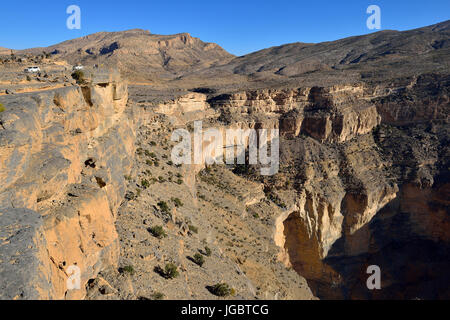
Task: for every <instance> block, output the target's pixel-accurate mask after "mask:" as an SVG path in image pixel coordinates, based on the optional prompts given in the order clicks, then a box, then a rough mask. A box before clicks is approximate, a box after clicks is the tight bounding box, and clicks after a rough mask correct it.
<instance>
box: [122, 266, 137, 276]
mask: <svg viewBox="0 0 450 320" xmlns="http://www.w3.org/2000/svg"><path fill="white" fill-rule="evenodd" d="M120 272H121V273H128V274H130V275H133V274H134V268H133V266H125V267H123V268H120Z"/></svg>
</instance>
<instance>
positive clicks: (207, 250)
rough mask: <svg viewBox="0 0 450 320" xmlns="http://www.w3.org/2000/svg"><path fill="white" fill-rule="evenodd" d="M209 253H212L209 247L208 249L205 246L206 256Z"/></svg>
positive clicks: (208, 255) (209, 254)
mask: <svg viewBox="0 0 450 320" xmlns="http://www.w3.org/2000/svg"><path fill="white" fill-rule="evenodd" d="M211 254H212V251H211V249H210V248H209V247H205V255H206V256H207V257H210V256H211Z"/></svg>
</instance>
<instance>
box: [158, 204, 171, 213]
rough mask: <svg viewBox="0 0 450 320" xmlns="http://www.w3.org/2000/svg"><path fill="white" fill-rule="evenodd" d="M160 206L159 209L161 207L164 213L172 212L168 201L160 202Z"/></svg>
mask: <svg viewBox="0 0 450 320" xmlns="http://www.w3.org/2000/svg"><path fill="white" fill-rule="evenodd" d="M158 207H159V209H161V211H162V212H163V213H165V214H169V213H170V208H169V205H168V204H167V202H165V201H160V202H158Z"/></svg>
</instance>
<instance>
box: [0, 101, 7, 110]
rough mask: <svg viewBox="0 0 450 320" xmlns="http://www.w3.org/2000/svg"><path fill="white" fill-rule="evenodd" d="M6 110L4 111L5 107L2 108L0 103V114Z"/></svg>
mask: <svg viewBox="0 0 450 320" xmlns="http://www.w3.org/2000/svg"><path fill="white" fill-rule="evenodd" d="M5 110H6V109H5V107H4V106H3V104H1V103H0V112H3V111H5Z"/></svg>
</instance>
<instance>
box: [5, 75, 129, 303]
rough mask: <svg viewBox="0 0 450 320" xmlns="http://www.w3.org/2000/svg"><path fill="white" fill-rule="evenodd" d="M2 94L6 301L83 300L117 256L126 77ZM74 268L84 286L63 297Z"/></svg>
mask: <svg viewBox="0 0 450 320" xmlns="http://www.w3.org/2000/svg"><path fill="white" fill-rule="evenodd" d="M1 101H2V103H3V104H4V105H6V106H7V110H6V111H5V112H3V113H2V114H1V118H0V123H1V127H0V163H1V167H0V177H1V181H2V185H1V186H0V215H1V221H2V225H1V229H0V231H1V239H2V242H1V248H0V252H1V254H2V258H1V259H0V274H1V276H0V281H1V283H0V288H1V290H0V292H1V295H2V298H5V299H16V298H22V299H38V298H41V299H63V298H71V299H72V298H82V297H83V296H84V294H85V284H86V282H87V281H88V280H89V279H91V278H94V277H95V276H96V274H97V273H98V272H99V271H100V270H101V269H102V268H104V267H105V266H106V265H114V264H116V263H117V258H118V244H117V232H116V229H115V226H114V221H115V215H116V211H117V208H118V206H119V205H120V203H121V201H122V199H123V194H124V193H125V182H124V181H125V179H124V175H126V173H127V172H128V171H129V170H130V169H131V160H130V157H131V156H132V155H133V153H134V150H135V148H134V124H133V119H132V117H130V114H131V113H130V112H131V110H127V107H126V106H127V101H128V94H127V87H126V84H125V83H124V82H123V81H122V80H121V79H120V78H119V77H118V76H116V75H113V74H96V75H95V76H94V77H93V79H92V82H91V83H90V84H89V85H85V86H82V87H79V86H72V87H65V88H60V89H56V90H51V91H43V92H38V93H30V94H21V95H15V96H5V97H2V99H1ZM25 208H26V209H25ZM70 266H77V267H78V268H80V270H81V289H80V290H71V291H70V296H68V297H67V296H66V294H67V283H66V282H67V279H68V276H70V275H68V274H67V269H68V268H69V267H70Z"/></svg>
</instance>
